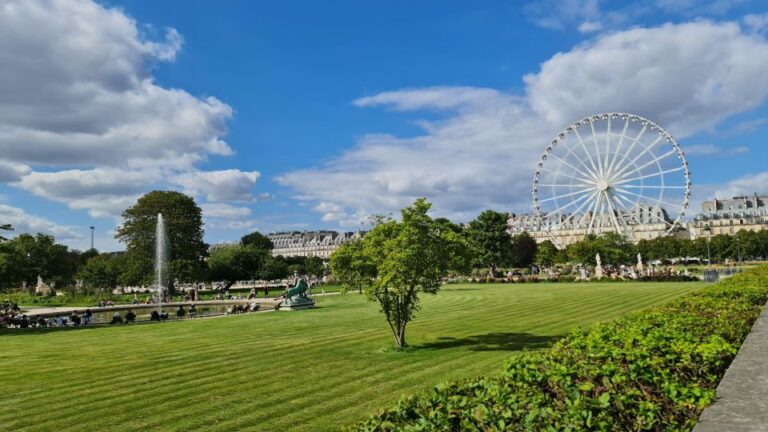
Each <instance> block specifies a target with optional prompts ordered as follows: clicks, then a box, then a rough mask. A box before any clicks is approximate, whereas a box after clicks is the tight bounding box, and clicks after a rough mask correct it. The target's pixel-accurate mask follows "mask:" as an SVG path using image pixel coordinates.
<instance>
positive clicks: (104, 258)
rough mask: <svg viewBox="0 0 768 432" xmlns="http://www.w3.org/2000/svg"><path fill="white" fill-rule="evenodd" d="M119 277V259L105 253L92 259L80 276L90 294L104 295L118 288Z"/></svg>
mask: <svg viewBox="0 0 768 432" xmlns="http://www.w3.org/2000/svg"><path fill="white" fill-rule="evenodd" d="M119 275H120V266H119V264H118V259H117V258H116V257H115V256H113V255H111V254H106V253H105V254H101V255H97V256H94V257H92V258H90V259H89V260H88V261H87V262H86V263H85V265H83V267H82V268H81V269H80V273H79V275H78V276H79V278H80V279H82V281H83V287H84V288H85V289H86V290H87V292H88V293H94V292H98V293H100V294H103V293H105V292H109V291H111V290H112V288H114V287H115V286H117V282H118V277H119Z"/></svg>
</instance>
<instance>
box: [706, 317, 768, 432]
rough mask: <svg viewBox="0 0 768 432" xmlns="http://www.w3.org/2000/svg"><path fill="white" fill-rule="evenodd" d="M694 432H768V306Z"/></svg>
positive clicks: (726, 373) (756, 322) (753, 327)
mask: <svg viewBox="0 0 768 432" xmlns="http://www.w3.org/2000/svg"><path fill="white" fill-rule="evenodd" d="M717 397H718V399H717V401H716V402H715V403H714V404H712V405H711V406H710V407H708V408H706V409H705V410H704V412H703V413H702V414H701V417H699V422H698V424H697V425H696V427H695V428H694V429H693V432H725V431H727V432H758V431H761V432H765V431H768V306H766V307H765V308H764V309H763V312H762V314H760V317H759V318H758V319H757V321H755V324H754V326H752V332H751V333H750V334H749V336H747V339H746V340H745V341H744V344H743V345H742V346H741V349H740V350H739V353H738V354H737V355H736V358H735V359H734V360H733V363H731V366H730V367H729V368H728V370H727V371H726V372H725V376H723V379H722V381H720V385H718V386H717Z"/></svg>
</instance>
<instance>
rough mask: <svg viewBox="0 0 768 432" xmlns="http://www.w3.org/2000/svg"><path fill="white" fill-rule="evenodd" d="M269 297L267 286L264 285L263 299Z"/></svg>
mask: <svg viewBox="0 0 768 432" xmlns="http://www.w3.org/2000/svg"><path fill="white" fill-rule="evenodd" d="M267 297H269V286H267V285H264V298H267Z"/></svg>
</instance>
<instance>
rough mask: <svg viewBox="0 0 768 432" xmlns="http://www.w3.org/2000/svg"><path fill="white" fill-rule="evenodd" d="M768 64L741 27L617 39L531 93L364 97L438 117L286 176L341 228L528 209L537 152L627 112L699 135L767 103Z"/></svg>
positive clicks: (548, 73) (580, 50)
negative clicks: (411, 217) (369, 221)
mask: <svg viewBox="0 0 768 432" xmlns="http://www.w3.org/2000/svg"><path fill="white" fill-rule="evenodd" d="M767 66H768V42H766V40H765V39H763V38H760V37H755V36H754V35H752V34H746V33H744V32H742V31H741V29H740V28H739V27H738V25H737V24H733V23H713V22H705V21H703V22H695V23H686V24H680V25H664V26H661V27H656V28H648V29H632V30H628V31H624V32H617V33H612V34H609V35H606V36H601V37H598V38H596V39H595V40H593V41H590V42H588V43H585V44H582V45H578V46H576V47H575V48H573V49H572V50H571V51H569V52H565V53H559V54H557V55H555V56H553V57H552V58H551V59H549V60H547V61H546V62H544V63H543V64H542V65H541V70H540V71H539V72H537V73H535V74H530V75H527V76H526V77H525V78H524V83H525V92H524V94H523V95H522V96H520V95H519V94H520V93H514V92H504V91H499V90H496V89H489V88H473V87H431V88H425V89H405V90H397V91H388V92H384V93H380V94H377V95H371V96H366V97H364V98H361V99H359V100H357V101H355V104H356V105H358V106H361V107H379V106H382V107H386V108H390V109H394V110H397V111H404V112H412V111H424V110H432V111H434V112H436V113H438V115H439V117H438V119H431V120H421V121H418V122H417V124H418V125H419V126H420V127H421V128H422V130H423V132H422V134H420V135H418V136H415V137H407V138H406V137H396V136H392V135H389V134H381V133H378V134H369V135H366V136H364V137H362V138H361V139H360V140H359V142H358V144H357V145H356V147H354V148H353V149H350V150H348V151H346V152H344V153H343V154H341V155H339V156H338V157H337V158H336V159H334V160H331V161H330V162H328V163H326V164H324V165H322V166H318V167H314V168H309V169H304V170H299V171H294V172H288V173H285V174H283V175H281V176H279V177H278V179H277V180H278V182H280V183H281V184H283V185H286V186H289V187H291V188H292V189H294V190H295V191H296V195H295V196H296V198H297V199H299V200H301V201H306V202H311V203H313V204H314V208H313V209H314V211H316V212H319V213H321V214H322V215H323V216H322V217H323V219H324V220H325V221H335V222H337V223H339V224H340V225H342V226H344V225H345V224H346V225H348V226H353V225H354V224H356V223H357V224H359V220H360V219H359V217H360V216H361V215H363V214H375V213H390V212H396V211H397V210H398V209H399V208H401V207H402V206H404V205H407V204H409V203H410V202H412V201H413V200H414V199H415V198H417V197H420V196H426V197H428V198H429V199H430V200H431V201H432V202H433V203H434V207H433V213H434V214H436V215H441V216H447V217H450V218H453V219H455V220H460V221H461V220H468V219H470V218H472V217H475V216H476V215H477V213H478V212H479V211H481V210H483V209H485V208H497V209H510V210H513V209H518V210H523V211H525V210H527V209H529V208H530V182H531V176H532V173H533V168H534V166H535V163H536V161H537V159H538V156H539V155H540V154H541V151H542V150H543V149H544V147H545V146H546V144H547V143H548V142H549V140H550V139H551V138H552V136H553V135H554V134H555V133H557V132H559V131H560V130H561V129H562V128H563V127H565V126H566V125H568V124H569V123H571V122H573V121H575V120H578V119H580V118H582V117H584V116H586V115H589V114H594V113H596V112H603V111H627V112H632V113H637V114H641V115H645V116H647V117H649V118H651V119H652V120H653V121H655V122H657V123H659V124H661V125H662V126H664V127H665V128H666V129H667V131H668V132H670V133H672V134H673V135H676V136H678V137H681V136H682V137H685V136H690V135H692V134H694V133H697V132H701V131H706V130H708V129H709V128H712V127H714V126H715V125H716V124H717V123H718V122H720V121H721V120H723V119H724V118H726V117H728V116H730V115H733V114H735V113H738V112H743V111H748V110H750V109H751V108H754V107H756V106H758V105H760V104H761V103H763V102H764V101H765V99H766V97H768V82H766V81H765V80H764V78H763V75H764V71H765V70H766V67H767ZM698 150H699V151H701V152H702V153H706V152H708V151H712V149H711V148H708V147H700V148H698ZM695 151H696V149H695V150H694V152H695Z"/></svg>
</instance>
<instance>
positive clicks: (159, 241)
mask: <svg viewBox="0 0 768 432" xmlns="http://www.w3.org/2000/svg"><path fill="white" fill-rule="evenodd" d="M167 266H168V237H167V236H166V232H165V223H164V222H163V215H162V214H161V213H158V214H157V227H156V228H155V286H156V287H157V313H160V312H162V307H163V294H164V290H165V285H164V283H163V282H164V279H163V277H166V278H167V277H168V275H167V274H166V273H167V272H166V270H167Z"/></svg>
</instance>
